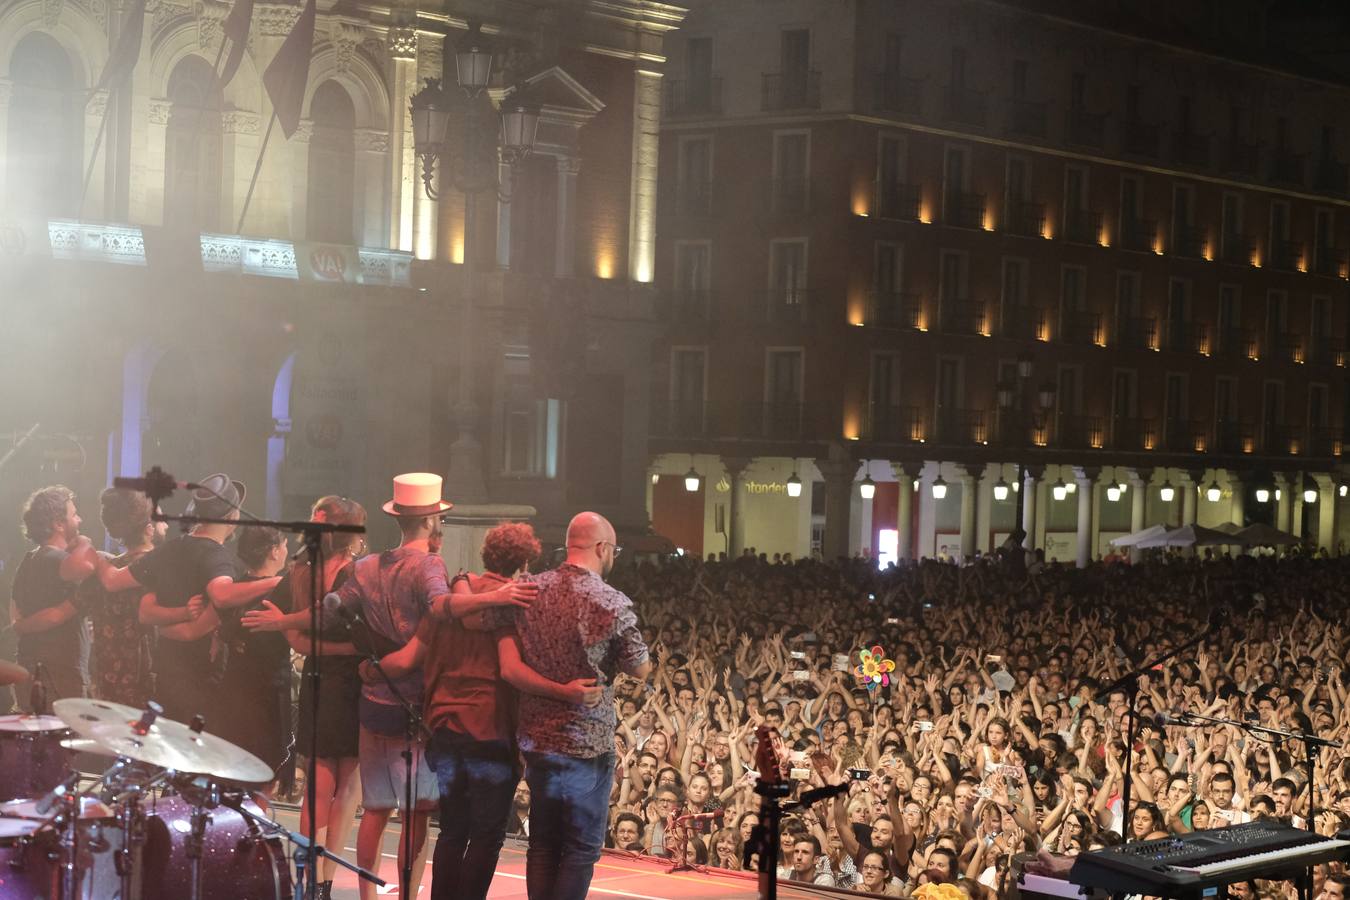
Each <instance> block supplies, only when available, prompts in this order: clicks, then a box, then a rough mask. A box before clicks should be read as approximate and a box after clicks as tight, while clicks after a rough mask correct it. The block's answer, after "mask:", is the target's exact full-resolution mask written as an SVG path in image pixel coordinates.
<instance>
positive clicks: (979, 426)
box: [937, 406, 988, 445]
mask: <svg viewBox="0 0 1350 900" xmlns="http://www.w3.org/2000/svg"><path fill="white" fill-rule="evenodd" d="M937 440H938V443H939V444H946V445H959V444H983V443H986V442H987V441H988V437H987V436H986V433H985V427H984V411H983V410H979V409H957V408H956V407H952V406H939V407H938V410H937Z"/></svg>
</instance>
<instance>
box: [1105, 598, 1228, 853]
mask: <svg viewBox="0 0 1350 900" xmlns="http://www.w3.org/2000/svg"><path fill="white" fill-rule="evenodd" d="M1222 621H1223V617H1222V615H1221V614H1219V611H1218V610H1216V611H1215V614H1214V615H1211V616H1210V620H1209V624H1208V625H1206V626H1205V628H1204V630H1203V631H1201V632H1200V633H1199V634H1197V635H1196V636H1195V637H1193V638H1191V639H1190V640H1189V641H1187V642H1186V643H1184V644H1181V645H1179V646H1177V647H1175V648H1173V649H1172V650H1169V651H1168V652H1167V653H1164V654H1163V655H1162V656H1159V657H1157V658H1155V659H1152V660H1150V661H1149V662H1146V663H1144V664H1143V665H1142V666H1140V667H1139V668H1137V669H1132V670H1130V671H1129V672H1126V673H1125V674H1124V675H1122V676H1120V677H1119V678H1117V679H1116V680H1115V681H1113V682H1112V683H1111V684H1109V685H1107V686H1106V687H1105V688H1103V689H1102V690H1101V691H1099V692H1098V693H1097V696H1096V697H1094V698H1093V700H1092V702H1093V703H1101V702H1102V701H1103V700H1104V699H1109V698H1110V696H1111V695H1112V694H1114V693H1115V692H1116V691H1124V692H1125V697H1126V700H1127V702H1128V704H1129V706H1128V710H1127V715H1128V720H1127V725H1126V730H1127V731H1128V734H1127V735H1126V737H1125V765H1124V770H1123V772H1122V774H1121V785H1120V822H1121V825H1120V830H1121V831H1122V832H1124V834H1123V838H1124V840H1125V841H1127V842H1128V841H1129V839H1130V837H1129V835H1130V793H1131V791H1130V783H1131V781H1132V780H1133V779H1134V742H1135V738H1136V737H1137V735H1138V730H1139V729H1138V725H1139V718H1138V714H1137V712H1136V709H1135V707H1137V706H1138V705H1139V679H1140V678H1142V677H1143V676H1145V675H1147V674H1149V672H1150V671H1151V670H1153V669H1156V668H1160V667H1161V666H1162V665H1163V663H1166V662H1169V661H1170V660H1172V659H1174V658H1175V657H1177V656H1179V655H1181V654H1182V653H1185V652H1186V651H1187V650H1190V649H1192V648H1193V647H1196V646H1198V645H1199V644H1200V642H1201V641H1203V640H1205V638H1207V637H1209V636H1210V635H1211V634H1213V633H1214V632H1215V631H1216V630H1217V629H1218V627H1219V625H1220V624H1221V623H1222Z"/></svg>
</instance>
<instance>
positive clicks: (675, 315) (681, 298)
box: [660, 288, 713, 322]
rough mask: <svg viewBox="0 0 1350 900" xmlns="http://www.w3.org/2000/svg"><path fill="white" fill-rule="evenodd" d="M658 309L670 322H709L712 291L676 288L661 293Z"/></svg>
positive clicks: (711, 315) (711, 307) (711, 312)
mask: <svg viewBox="0 0 1350 900" xmlns="http://www.w3.org/2000/svg"><path fill="white" fill-rule="evenodd" d="M660 309H661V312H662V315H663V317H664V318H665V319H666V320H667V321H670V322H711V321H712V318H713V304H712V292H711V291H709V290H708V289H707V288H676V289H675V290H673V291H667V292H665V293H664V294H662V296H661V307H660Z"/></svg>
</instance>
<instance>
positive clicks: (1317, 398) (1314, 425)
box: [1308, 384, 1328, 438]
mask: <svg viewBox="0 0 1350 900" xmlns="http://www.w3.org/2000/svg"><path fill="white" fill-rule="evenodd" d="M1327 409H1328V400H1327V386H1326V385H1325V384H1310V385H1308V428H1309V429H1310V430H1312V429H1320V428H1325V427H1326V425H1327ZM1309 437H1310V438H1311V437H1313V435H1309Z"/></svg>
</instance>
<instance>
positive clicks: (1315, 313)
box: [1308, 297, 1331, 348]
mask: <svg viewBox="0 0 1350 900" xmlns="http://www.w3.org/2000/svg"><path fill="white" fill-rule="evenodd" d="M1330 336H1331V298H1330V297H1313V298H1312V307H1311V309H1310V310H1309V316H1308V337H1309V338H1311V340H1312V344H1313V347H1314V348H1317V346H1318V345H1319V344H1321V343H1322V342H1324V341H1325V340H1326V339H1327V338H1329V337H1330Z"/></svg>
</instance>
